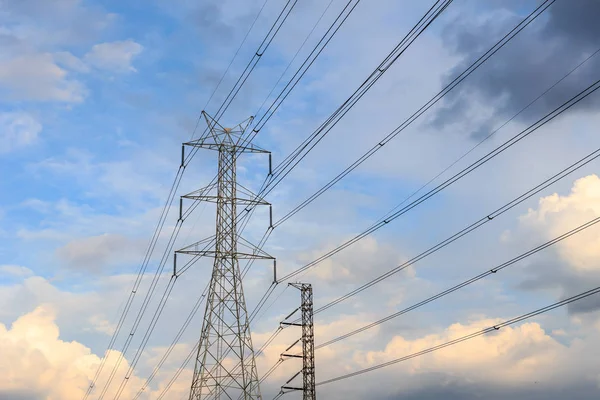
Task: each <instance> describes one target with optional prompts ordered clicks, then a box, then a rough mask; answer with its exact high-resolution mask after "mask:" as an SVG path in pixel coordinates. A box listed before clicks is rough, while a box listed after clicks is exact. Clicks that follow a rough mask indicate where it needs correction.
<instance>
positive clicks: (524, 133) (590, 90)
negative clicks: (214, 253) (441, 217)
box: [281, 80, 600, 281]
mask: <svg viewBox="0 0 600 400" xmlns="http://www.w3.org/2000/svg"><path fill="white" fill-rule="evenodd" d="M599 88H600V80H597V81H595V82H594V83H592V84H591V85H589V86H588V87H587V88H585V89H584V90H582V91H581V92H579V93H578V94H576V95H575V96H573V97H572V98H570V99H569V100H567V101H566V102H564V103H563V104H561V105H560V106H558V107H557V108H555V109H554V110H552V111H551V112H549V113H548V114H546V115H545V116H544V117H542V118H540V119H539V120H537V121H536V122H534V123H533V124H531V125H530V126H529V127H527V128H525V129H524V130H522V131H521V132H519V133H518V134H516V135H515V136H513V137H512V138H510V139H509V140H507V141H505V142H504V143H502V144H501V145H500V146H498V147H496V148H495V149H494V150H492V151H490V152H489V153H487V154H486V155H485V156H483V157H481V158H479V159H478V160H477V161H475V162H473V163H472V164H470V165H469V166H467V167H465V168H464V169H462V170H461V171H460V172H458V173H456V174H455V175H453V176H452V177H451V178H448V179H447V180H445V181H444V182H443V183H441V184H440V185H438V186H436V187H435V188H434V189H431V190H430V191H428V192H427V193H425V194H424V195H422V196H421V197H419V198H417V199H416V200H414V201H413V202H411V203H409V204H408V205H406V206H405V207H403V208H401V209H400V210H398V211H396V212H394V213H393V214H392V215H391V216H390V217H388V218H387V219H385V220H383V221H381V222H379V223H377V224H374V225H372V226H371V227H369V228H368V229H366V230H365V231H363V232H362V233H360V234H358V235H356V236H355V237H354V238H352V239H350V240H348V241H346V242H344V243H343V244H342V245H340V246H338V247H336V248H335V249H333V250H331V251H329V252H327V253H326V254H324V255H322V256H320V257H319V258H317V259H316V260H314V261H312V262H310V263H308V264H306V265H304V266H303V267H300V268H298V269H296V270H295V271H292V272H291V273H289V274H287V275H286V276H284V277H283V278H281V280H282V281H283V280H289V279H290V278H292V277H294V276H296V275H298V274H299V273H301V272H303V271H306V270H308V269H309V268H311V267H313V266H315V265H317V264H319V263H320V262H322V261H323V260H325V259H327V258H329V257H331V256H332V255H334V254H337V253H339V252H340V251H342V250H343V249H345V248H347V247H349V246H350V245H352V244H354V243H356V242H357V241H359V240H361V239H362V238H364V237H366V236H368V235H370V234H371V233H373V232H375V231H377V230H378V229H380V228H382V227H383V226H385V225H387V224H388V223H390V222H392V221H393V220H395V219H397V218H398V217H400V216H401V215H404V214H405V213H406V212H408V211H410V210H412V209H413V208H415V207H416V206H418V205H419V204H421V203H423V202H424V201H426V200H428V199H429V198H431V197H433V196H434V195H436V194H437V193H439V192H441V191H442V190H444V189H445V188H447V187H448V186H450V185H452V184H453V183H455V182H456V181H458V180H460V179H461V178H463V177H464V176H466V175H468V174H469V173H471V172H472V171H474V170H476V169H477V168H479V167H480V166H482V165H484V164H485V163H487V162H488V161H490V160H491V159H493V158H495V157H496V156H497V155H499V154H501V153H503V152H504V151H505V150H507V149H509V148H510V147H512V146H514V145H515V144H516V143H518V142H520V141H521V140H523V139H524V138H526V137H528V136H529V135H530V134H532V133H533V132H535V131H537V130H538V129H539V128H540V127H542V126H544V125H545V124H547V123H548V122H550V121H552V120H553V119H554V118H556V117H557V116H559V115H561V114H562V113H563V112H565V111H567V110H569V109H570V108H571V107H573V106H574V105H576V104H578V103H579V102H580V101H582V100H583V99H585V98H587V97H588V96H589V95H591V94H592V93H594V92H595V91H596V90H598V89H599Z"/></svg>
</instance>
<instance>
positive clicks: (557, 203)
mask: <svg viewBox="0 0 600 400" xmlns="http://www.w3.org/2000/svg"><path fill="white" fill-rule="evenodd" d="M598 217H600V178H599V177H598V176H597V175H589V176H586V177H583V178H581V179H578V180H576V181H575V183H574V184H573V187H572V189H571V192H570V193H569V194H567V195H565V196H561V195H559V194H558V193H554V194H553V195H551V196H547V197H543V198H541V199H540V200H539V204H538V207H537V208H536V209H530V210H529V211H528V212H527V214H526V215H524V216H522V217H521V218H520V221H521V223H522V224H524V225H527V226H529V227H532V228H535V229H536V230H538V231H539V232H540V233H542V234H543V235H544V236H545V237H546V238H548V239H551V238H553V237H556V236H558V235H561V234H562V233H564V232H567V231H569V230H571V229H573V228H575V227H576V226H579V225H581V224H583V223H585V222H588V221H590V220H592V219H594V218H598ZM558 249H559V254H560V255H561V257H562V258H563V259H564V260H565V261H566V262H568V264H569V265H570V266H572V267H573V268H575V269H577V270H581V271H597V272H600V235H599V234H598V230H597V229H594V228H590V229H588V230H587V231H584V232H582V233H579V234H577V236H576V237H574V238H572V239H569V240H565V241H562V242H561V243H560V244H559V245H558Z"/></svg>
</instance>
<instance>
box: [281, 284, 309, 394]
mask: <svg viewBox="0 0 600 400" xmlns="http://www.w3.org/2000/svg"><path fill="white" fill-rule="evenodd" d="M289 285H290V286H293V287H295V288H296V289H298V290H300V297H301V303H300V307H299V308H298V309H299V310H300V313H301V314H302V317H301V320H302V322H301V323H295V322H285V321H284V322H282V323H281V324H282V325H288V326H290V325H291V326H300V327H301V328H302V337H301V338H300V339H299V340H298V341H301V342H302V354H286V353H283V354H282V355H281V358H282V359H284V358H285V357H295V358H302V369H301V370H300V371H298V373H296V374H295V375H294V376H292V377H291V378H290V379H289V380H288V381H287V382H286V384H285V385H284V386H282V387H281V394H284V393H286V392H287V391H296V390H301V391H302V399H303V400H315V399H316V398H317V393H316V389H315V383H316V381H315V332H314V323H313V291H312V286H311V285H310V284H309V283H290V284H289ZM298 309H296V310H295V311H294V312H293V313H292V314H290V315H288V318H289V317H291V316H292V315H293V314H295V313H296V311H298ZM286 319H287V318H286ZM298 341H296V342H295V343H294V344H292V345H291V346H290V347H288V348H287V350H286V351H288V350H290V349H291V348H292V347H294V346H295V345H296V344H297V343H298ZM300 374H302V387H301V388H300V387H295V386H287V385H289V383H290V382H292V381H293V380H294V379H295V378H296V377H297V376H298V375H300Z"/></svg>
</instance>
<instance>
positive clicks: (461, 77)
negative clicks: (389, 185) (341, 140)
mask: <svg viewBox="0 0 600 400" xmlns="http://www.w3.org/2000/svg"><path fill="white" fill-rule="evenodd" d="M554 1H556V0H547V1H546V2H545V3H542V4H541V5H540V6H539V7H537V8H536V9H535V10H534V11H532V12H531V13H530V14H529V15H528V16H527V17H526V18H525V19H523V20H522V21H521V22H520V23H519V24H517V26H516V27H514V28H513V29H512V30H511V31H510V32H508V33H507V34H506V35H505V36H504V37H503V38H502V39H500V40H499V41H498V42H497V43H496V44H494V45H493V46H492V47H491V48H490V49H489V50H488V51H486V52H485V53H483V54H482V55H481V56H480V57H479V58H478V59H477V60H475V61H474V62H473V63H472V64H471V65H470V66H469V67H468V68H467V69H465V70H464V71H463V72H462V73H461V74H459V75H458V76H457V77H456V78H454V79H453V80H452V81H451V82H450V83H449V84H448V85H446V86H445V87H444V88H443V89H442V90H440V91H439V92H438V93H437V94H436V95H435V96H433V97H432V98H431V99H430V100H429V101H427V103H425V104H424V105H423V106H421V107H420V108H419V109H418V110H417V111H415V112H414V113H413V114H412V115H411V116H410V117H408V118H407V119H406V120H405V121H404V122H402V123H401V124H400V125H399V126H398V127H397V128H396V129H394V130H393V131H392V132H391V133H389V134H388V135H387V136H386V137H384V138H383V139H382V140H380V141H379V142H377V143H376V144H375V145H374V146H373V147H371V148H370V149H369V150H367V151H366V152H365V153H364V154H363V155H362V156H360V157H359V158H358V159H357V160H356V161H354V162H353V163H352V164H350V165H349V166H348V167H346V169H344V170H343V171H342V172H340V173H339V174H338V175H337V176H335V177H334V178H333V179H331V180H330V181H329V182H328V183H326V184H325V185H323V187H321V188H320V189H319V190H317V191H316V192H315V193H313V194H312V195H310V196H309V197H308V198H307V199H305V200H304V201H302V202H301V203H300V204H298V205H297V206H296V207H294V208H293V209H292V210H291V211H289V212H288V213H287V214H285V215H284V216H283V217H281V218H280V219H279V220H278V221H277V222H275V223H274V224H273V226H274V228H276V227H277V226H279V225H281V224H282V223H283V222H285V221H286V220H288V219H289V218H291V217H292V216H293V215H295V214H296V213H298V212H299V211H300V210H302V209H303V208H305V207H306V206H308V205H309V204H310V203H312V202H313V201H314V200H316V199H317V198H318V197H320V196H321V195H322V194H323V193H325V192H326V191H327V190H329V189H330V188H331V187H332V186H334V185H335V184H336V183H338V182H339V181H340V180H341V179H343V178H344V177H345V176H346V175H348V174H349V173H350V172H352V171H353V170H355V169H356V168H358V166H360V165H361V164H362V163H364V162H365V161H366V160H368V159H369V158H371V157H372V156H373V155H374V154H376V153H377V152H378V151H379V150H381V149H382V148H383V146H385V145H386V144H387V143H389V142H390V141H391V140H392V139H394V138H395V137H396V136H397V135H398V134H400V132H402V131H404V130H405V129H406V128H408V127H409V126H410V125H411V124H412V123H413V122H414V121H416V120H417V119H418V118H419V117H420V116H421V115H423V114H424V113H425V112H426V111H427V110H429V109H430V108H431V107H433V106H434V105H435V104H437V102H438V101H440V100H441V99H443V98H444V97H445V96H446V95H447V94H448V93H450V92H451V91H452V90H453V89H454V88H455V87H456V86H458V85H459V84H460V83H461V82H462V81H463V80H465V79H466V78H467V77H468V76H469V75H471V74H472V73H473V72H475V71H476V70H477V69H478V68H479V67H480V66H481V65H483V63H485V62H486V61H487V60H488V59H489V58H490V57H492V56H493V55H494V54H496V52H498V51H499V50H500V49H501V48H503V47H504V46H505V45H506V44H507V43H508V42H510V41H511V40H512V39H513V38H514V37H515V36H516V35H517V34H518V33H519V32H521V31H522V30H523V29H525V28H526V27H527V26H528V25H529V24H530V23H532V22H533V21H534V20H535V19H536V18H537V17H538V16H539V15H540V14H541V13H543V12H544V11H545V10H546V9H547V8H548V7H550V6H551V5H552V3H554ZM593 55H595V53H594V54H593ZM593 55H591V56H590V57H588V59H589V58H591V57H592V56H593ZM588 59H586V60H584V61H582V63H581V64H583V63H585V62H586V61H587V60H588ZM581 64H579V66H580V65H581ZM579 66H578V67H579ZM578 67H576V68H575V69H577V68H578ZM572 72H573V71H571V72H570V73H569V74H567V75H566V76H565V77H564V78H562V79H565V78H566V77H567V76H569V75H570V74H571V73H572ZM562 79H561V80H560V81H559V82H557V83H556V84H558V83H560V82H561V81H562ZM556 84H555V85H556ZM555 85H553V86H551V87H550V88H549V89H548V91H549V90H551V89H552V88H553V87H554V86H555ZM545 93H546V92H544V93H543V94H542V95H540V97H541V96H543V95H544V94H545ZM535 101H537V99H535V100H533V101H532V102H531V103H530V104H529V105H528V106H527V107H525V108H524V109H523V110H522V111H521V112H523V111H524V110H525V109H527V108H528V107H529V106H530V105H531V104H533V103H534V102H535ZM519 114H520V113H519ZM519 114H517V115H519ZM515 117H516V116H515ZM508 122H510V120H509V121H508ZM508 122H507V123H508ZM499 129H500V128H499ZM492 134H493V133H492ZM490 136H491V135H490ZM482 142H483V141H482ZM480 143H481V142H480Z"/></svg>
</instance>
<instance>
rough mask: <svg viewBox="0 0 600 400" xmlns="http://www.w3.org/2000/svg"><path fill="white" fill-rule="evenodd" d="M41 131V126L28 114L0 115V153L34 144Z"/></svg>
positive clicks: (7, 113)
mask: <svg viewBox="0 0 600 400" xmlns="http://www.w3.org/2000/svg"><path fill="white" fill-rule="evenodd" d="M41 131H42V124H40V123H39V122H38V121H37V120H36V119H35V118H34V117H33V116H31V115H30V114H28V113H25V112H5V113H0V153H8V152H10V151H12V150H14V149H18V148H21V147H25V146H28V145H30V144H33V143H35V142H36V141H37V139H38V136H39V134H40V132H41Z"/></svg>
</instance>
